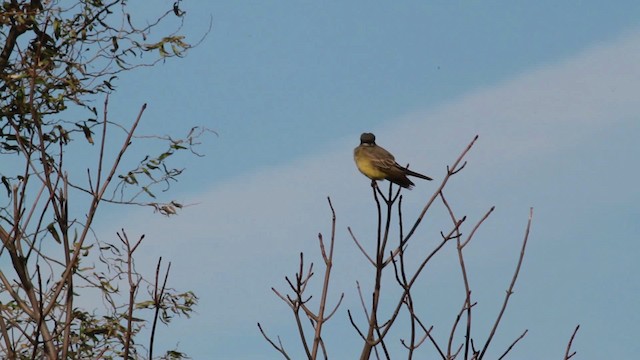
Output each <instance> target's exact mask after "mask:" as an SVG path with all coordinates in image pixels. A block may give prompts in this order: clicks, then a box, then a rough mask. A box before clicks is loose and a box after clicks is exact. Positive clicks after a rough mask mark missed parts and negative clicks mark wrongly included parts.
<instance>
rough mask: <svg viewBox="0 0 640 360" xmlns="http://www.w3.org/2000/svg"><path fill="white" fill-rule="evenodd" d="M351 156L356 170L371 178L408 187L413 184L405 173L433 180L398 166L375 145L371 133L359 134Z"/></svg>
mask: <svg viewBox="0 0 640 360" xmlns="http://www.w3.org/2000/svg"><path fill="white" fill-rule="evenodd" d="M353 158H354V159H355V161H356V165H357V166H358V170H360V172H361V173H363V174H364V175H365V176H366V177H368V178H369V179H371V180H383V179H386V180H389V181H391V182H392V183H394V184H398V185H400V186H402V187H403V188H408V189H411V188H412V187H413V185H415V184H414V183H413V182H412V181H411V180H409V178H408V177H407V175H410V176H415V177H418V178H421V179H425V180H433V179H431V178H430V177H428V176H424V175H422V174H418V173H417V172H414V171H411V170H409V169H407V168H405V167H402V166H400V165H399V164H398V163H397V162H396V160H395V158H394V157H393V155H391V153H390V152H388V151H387V150H385V149H383V148H381V147H380V146H378V145H376V136H375V135H373V134H372V133H363V134H362V135H360V146H358V147H357V148H355V149H354V150H353Z"/></svg>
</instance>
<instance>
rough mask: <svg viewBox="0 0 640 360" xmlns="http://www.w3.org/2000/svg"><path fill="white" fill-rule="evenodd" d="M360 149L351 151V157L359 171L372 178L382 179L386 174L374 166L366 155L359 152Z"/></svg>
mask: <svg viewBox="0 0 640 360" xmlns="http://www.w3.org/2000/svg"><path fill="white" fill-rule="evenodd" d="M361 151H362V149H356V151H355V152H354V153H353V158H354V159H355V161H356V166H357V167H358V170H360V172H361V173H362V174H363V175H364V176H366V177H368V178H369V179H372V180H383V179H384V178H386V177H387V174H386V173H384V172H383V171H380V169H378V167H377V166H375V165H374V164H373V163H372V162H371V159H370V158H369V157H368V156H365V155H364V154H362V153H361Z"/></svg>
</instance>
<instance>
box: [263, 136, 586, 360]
mask: <svg viewBox="0 0 640 360" xmlns="http://www.w3.org/2000/svg"><path fill="white" fill-rule="evenodd" d="M477 139H478V137H477V136H476V137H475V138H474V139H473V140H472V141H471V142H470V143H469V144H468V145H467V147H466V148H465V149H464V150H463V151H462V153H461V154H460V155H459V156H458V158H457V159H456V160H455V161H454V162H453V164H452V165H450V166H448V167H447V173H446V176H445V177H444V179H443V180H442V182H441V183H440V186H439V187H438V188H437V189H436V190H435V191H434V193H433V195H432V196H431V197H430V198H429V200H428V201H427V202H426V203H425V205H424V207H423V208H422V210H421V211H420V212H419V213H418V214H417V216H416V218H415V220H413V222H412V223H410V227H409V228H408V229H409V230H408V231H407V232H406V233H405V228H406V225H405V218H406V215H405V214H403V211H402V195H401V194H400V191H401V188H399V187H398V188H395V187H394V186H393V184H391V183H390V184H389V189H388V192H387V193H386V194H385V193H383V192H382V191H381V190H380V189H379V187H378V185H377V183H375V182H374V183H372V185H373V186H372V189H373V199H374V202H375V206H376V208H377V221H376V226H377V227H376V234H377V237H376V241H375V242H374V243H375V248H374V249H373V251H372V252H371V251H370V250H367V248H366V246H365V245H363V244H365V243H366V244H368V243H372V242H365V241H361V240H360V239H359V238H358V236H357V235H356V234H355V233H354V231H353V230H352V229H351V228H348V231H349V234H350V236H351V238H352V239H353V241H354V243H355V245H356V246H357V248H358V249H359V250H360V252H361V254H362V256H364V258H366V259H367V262H368V263H369V264H370V265H371V267H372V277H373V285H372V289H371V291H363V289H362V286H361V285H360V283H357V294H358V296H359V298H360V303H361V306H362V309H361V311H362V313H363V314H364V316H365V318H366V319H367V320H366V322H365V323H358V321H357V320H356V316H355V314H354V312H353V311H352V310H348V311H347V314H348V319H349V322H350V323H351V326H352V327H353V328H354V331H355V332H356V333H357V334H358V335H359V337H360V338H361V340H362V350H361V352H360V359H362V360H367V359H370V358H371V356H372V355H373V356H375V358H377V359H380V358H383V359H396V358H398V357H399V356H406V357H407V358H409V359H412V358H414V357H418V352H419V350H420V349H421V348H424V347H430V348H431V349H432V351H433V352H435V353H436V354H437V356H439V357H440V358H442V359H443V360H449V359H465V360H480V359H484V358H486V357H487V351H488V350H489V348H490V345H491V344H492V341H493V339H494V337H495V335H496V333H497V330H498V328H499V326H500V324H501V322H502V321H503V316H504V314H505V311H506V308H507V306H508V304H509V299H510V298H511V296H512V295H513V293H514V287H515V285H516V282H517V279H518V275H519V274H520V269H521V266H522V264H523V260H524V255H525V250H526V246H527V242H528V239H529V233H530V228H531V222H532V218H533V209H530V214H529V219H528V221H527V224H526V229H525V231H524V236H523V239H522V247H521V251H520V254H519V256H518V257H517V262H516V266H515V269H514V272H513V275H512V278H511V282H510V283H509V285H508V287H507V290H506V295H505V298H504V300H503V302H502V304H501V306H500V308H499V311H498V314H497V315H496V317H495V320H494V323H493V325H492V326H491V330H490V331H489V333H488V334H478V333H476V332H475V331H474V327H473V325H474V322H473V321H472V319H473V316H472V315H473V312H474V308H475V305H476V304H477V303H476V302H475V301H474V299H473V297H472V284H471V281H470V279H469V270H468V268H467V265H466V263H465V252H464V250H465V247H466V246H467V245H468V244H469V243H470V242H471V241H472V240H473V238H474V235H475V234H476V232H477V230H478V229H479V228H480V227H481V225H482V224H483V223H484V222H485V220H486V219H487V218H488V217H489V216H490V215H491V214H492V212H493V211H494V207H490V208H489V209H488V210H487V211H486V213H485V214H484V215H483V216H482V217H481V218H479V219H477V220H475V221H474V222H473V223H472V224H470V225H469V230H468V231H463V228H464V227H465V226H466V225H467V223H468V222H469V221H468V219H467V217H466V216H458V215H457V214H456V211H455V210H454V207H453V206H452V204H450V203H449V201H448V200H447V197H446V196H445V193H446V186H447V184H448V183H449V182H450V181H451V180H452V178H453V177H454V176H457V175H458V174H459V173H460V172H461V171H462V170H463V169H464V168H465V166H466V161H465V157H466V156H467V154H468V152H469V151H470V150H471V149H472V147H473V146H474V144H475V142H476V140H477ZM438 204H440V205H441V206H442V207H443V208H444V209H445V210H446V212H447V213H448V214H449V217H450V219H451V222H450V225H448V226H447V227H445V228H444V229H443V230H442V231H441V232H440V239H439V240H438V241H437V242H436V243H435V244H433V245H432V247H431V248H430V249H428V250H427V251H424V250H423V249H424V245H423V244H422V243H421V244H420V246H418V245H417V244H416V241H417V240H416V239H415V238H416V236H415V234H416V230H417V229H418V228H419V226H420V224H421V222H422V221H423V220H424V219H425V218H426V217H427V216H428V215H429V214H430V213H431V212H433V209H434V207H436V206H437V205H438ZM331 211H332V214H333V218H334V226H335V211H334V210H333V207H331ZM394 219H395V220H394ZM393 221H397V224H398V226H397V233H396V234H393V233H392V229H393V227H392V222H393ZM331 233H332V236H331V239H332V242H331V244H333V238H334V236H335V228H332V232H331ZM465 234H466V235H465ZM448 244H452V245H453V246H455V248H456V254H457V262H458V264H459V267H460V270H461V271H460V272H461V283H462V286H463V287H464V294H465V296H464V298H463V299H462V300H463V301H461V303H462V306H461V307H460V310H459V311H458V313H457V314H455V316H453V318H452V324H451V327H450V329H449V330H448V331H447V332H448V334H449V336H448V339H446V341H444V342H443V341H438V340H437V339H436V338H435V337H434V336H433V335H432V332H433V330H434V325H430V324H429V318H428V317H427V316H424V315H423V314H421V313H420V311H419V309H420V308H421V307H424V304H418V303H416V301H415V299H414V297H415V296H414V294H415V291H416V287H417V285H416V284H417V283H418V279H419V278H421V276H424V273H425V272H426V271H427V269H428V268H429V267H428V265H429V264H430V262H431V261H432V260H433V259H434V258H435V257H436V256H443V255H442V250H443V249H444V248H445V246H447V245H448ZM320 247H321V252H322V256H323V259H324V260H325V263H327V260H326V259H327V257H326V256H325V251H324V246H323V243H322V241H321V242H320ZM409 247H412V250H411V251H407V249H408V248H409ZM421 251H422V252H421ZM410 256H411V258H409V257H410ZM416 257H417V258H416ZM303 260H304V257H303V254H301V255H300V268H299V271H298V272H297V273H296V276H295V280H294V281H292V280H291V279H289V278H286V280H287V282H288V284H289V287H290V291H291V295H283V294H282V293H280V292H279V291H277V290H276V289H273V291H274V292H275V293H276V295H277V296H278V297H280V298H281V299H282V300H283V301H284V302H286V303H287V304H288V305H289V306H290V307H291V309H292V311H293V314H294V317H295V319H296V324H297V327H298V332H299V334H300V339H301V342H302V346H303V348H304V349H305V353H306V355H307V358H308V359H317V358H318V354H317V353H315V352H311V351H308V348H309V345H308V344H309V343H310V342H313V343H316V342H317V343H319V344H322V345H324V342H323V337H322V333H321V330H322V324H323V323H324V322H326V321H327V320H328V319H329V318H330V317H331V316H329V317H323V316H318V314H322V311H321V310H320V311H318V312H313V311H311V310H309V309H308V308H307V306H306V304H307V303H308V301H309V299H311V297H312V295H310V294H307V293H305V290H306V288H307V285H308V284H309V282H310V281H311V278H312V276H313V274H314V272H313V264H312V265H311V266H309V268H308V270H306V272H305V269H304V261H303ZM328 263H329V264H331V258H330V257H329V262H328ZM330 272H331V267H330V266H327V267H325V271H324V274H325V281H324V283H323V287H322V291H321V301H320V304H321V306H320V309H323V308H324V304H325V303H326V294H327V291H328V288H329V284H330V282H329V281H328V280H329V276H330ZM387 272H392V273H393V278H394V279H395V283H396V284H395V285H396V290H395V291H396V292H395V293H397V298H396V300H395V302H391V303H385V306H384V307H383V306H381V305H382V302H383V301H388V300H389V299H390V295H389V294H392V293H394V292H393V291H394V290H386V289H389V288H390V286H392V285H393V284H389V283H384V279H385V278H386V279H388V277H385V276H384V274H385V273H387ZM383 289H385V290H384V291H385V296H384V297H383V296H381V294H382V292H383ZM365 294H371V295H370V296H366V295H365ZM341 300H342V298H340V301H338V302H337V305H336V308H337V306H339V305H340V303H341ZM383 308H384V309H392V310H391V311H390V312H385V311H383V310H381V309H383ZM300 309H303V311H299V310H300ZM335 312H336V309H334V310H333V311H332V312H331V315H333V314H334V313H335ZM402 314H405V315H406V316H407V317H408V319H409V320H408V323H406V324H404V323H403V325H406V326H408V329H407V331H405V333H406V332H408V336H407V337H406V338H400V339H397V338H393V337H391V338H390V332H391V330H392V329H393V328H396V327H397V326H398V321H397V320H398V319H399V318H400V317H401V315H402ZM403 316H404V315H403ZM302 317H306V318H307V320H308V322H305V321H303V320H304V319H301V318H302ZM306 323H310V324H311V328H312V329H313V330H315V331H314V336H313V338H309V337H308V336H307V335H306V333H305V328H304V326H303V325H304V324H306ZM258 327H259V329H260V331H261V333H262V335H263V336H264V338H265V339H266V340H267V341H268V342H269V343H270V344H271V345H272V347H274V348H275V349H276V350H277V351H278V352H279V353H280V354H281V355H282V356H283V357H284V358H287V359H289V358H291V355H290V353H289V352H288V351H287V349H286V348H285V346H284V345H283V343H282V340H281V339H280V338H278V339H277V342H276V341H274V340H273V339H272V338H271V337H269V336H268V335H267V334H266V332H265V331H264V329H263V327H262V326H261V325H260V324H258ZM576 330H577V329H576ZM441 331H442V330H441ZM527 332H528V330H526V329H524V330H523V332H522V333H521V334H520V335H519V336H517V337H516V338H515V339H513V340H512V342H511V344H510V345H509V346H508V347H507V348H506V349H504V350H503V351H502V355H501V356H500V357H499V358H500V359H503V358H506V357H507V355H508V354H509V352H510V351H511V350H512V349H513V348H514V346H515V345H516V344H517V343H518V342H519V341H520V340H521V339H522V338H524V337H525V336H526V334H527ZM574 336H575V333H574ZM398 340H399V341H400V343H401V344H402V346H403V348H404V350H405V351H406V353H405V354H404V355H401V354H394V353H393V351H392V350H391V349H390V346H389V341H398ZM571 340H573V336H572V339H571ZM570 346H571V342H570V343H569V347H568V348H567V355H566V356H565V359H567V358H569V357H571V356H572V355H571V354H569V348H570ZM322 350H323V352H322V355H323V358H325V359H326V358H328V352H329V349H327V348H326V347H324V346H323V347H322Z"/></svg>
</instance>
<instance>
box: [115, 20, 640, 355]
mask: <svg viewBox="0 0 640 360" xmlns="http://www.w3.org/2000/svg"><path fill="white" fill-rule="evenodd" d="M638 94H640V34H638V33H632V34H627V35H626V36H624V37H622V38H620V39H619V40H617V41H615V42H612V43H608V44H600V45H598V46H594V47H592V48H590V49H587V50H585V51H584V52H583V53H581V54H578V55H576V56H574V57H572V58H569V59H565V60H563V61H561V62H559V63H555V64H548V65H546V66H543V67H540V68H538V69H534V70H532V71H529V72H527V73H524V74H522V75H521V76H518V77H516V78H514V79H511V80H508V81H505V82H503V83H501V84H497V85H495V86H493V87H490V88H485V89H479V90H477V91H475V92H473V93H471V94H468V95H467V96H464V97H462V98H460V99H456V100H454V101H452V102H450V103H448V104H445V105H442V106H440V107H438V108H435V109H429V110H427V111H424V112H419V113H414V114H410V115H408V116H405V117H402V118H399V119H395V120H393V121H390V122H389V123H388V125H386V126H383V127H381V128H378V129H363V131H364V130H367V131H369V130H371V131H374V132H375V133H377V134H378V141H379V143H380V144H381V145H382V146H384V147H386V148H388V149H389V150H391V151H392V152H394V153H395V154H396V156H397V158H398V160H399V161H400V162H411V164H412V168H414V169H416V170H417V171H421V172H424V173H427V174H430V175H433V176H435V177H437V178H441V177H442V176H443V175H444V169H445V165H446V164H448V163H450V162H451V161H452V160H453V159H454V158H455V157H456V156H457V155H458V154H459V152H460V151H461V150H462V148H464V146H465V145H466V144H467V142H468V141H469V140H470V139H471V138H472V137H473V136H474V135H475V134H480V136H481V137H480V141H479V143H478V145H477V147H476V149H474V151H473V153H472V155H471V157H470V159H471V160H470V161H471V162H472V166H473V169H470V170H469V176H468V177H466V179H465V176H466V175H465V176H462V179H461V180H460V181H459V182H458V184H460V185H459V188H458V189H459V192H460V194H461V195H460V196H461V197H464V196H466V197H471V199H468V200H469V201H470V202H472V203H477V206H478V208H477V209H485V208H487V207H488V206H489V205H491V204H492V203H491V202H492V201H493V200H492V196H494V195H495V193H496V192H504V191H514V196H516V197H517V196H520V195H517V194H519V193H518V192H519V191H522V186H521V187H514V188H512V189H493V190H492V191H493V192H489V193H478V190H479V189H480V191H482V189H485V188H487V186H489V185H487V184H491V183H493V184H496V183H498V184H501V185H504V184H509V181H510V180H509V179H511V178H512V177H513V176H517V172H519V171H534V170H536V169H531V168H528V167H527V166H526V164H525V163H527V162H533V163H535V164H538V165H536V166H540V165H539V164H541V163H545V162H546V163H548V162H552V161H555V160H557V159H558V158H560V157H564V156H577V152H576V151H574V150H572V149H574V148H577V147H579V148H582V149H584V148H587V147H588V142H590V141H592V138H593V137H597V136H598V133H599V132H601V131H602V130H603V129H606V128H607V127H611V126H616V127H618V126H619V127H625V126H628V125H629V124H631V123H632V121H638V120H637V117H638V116H637V114H638V113H640V101H638V100H639V99H638ZM358 136H359V134H348V137H345V138H343V139H340V140H339V141H336V142H335V143H333V144H330V146H328V147H327V149H330V150H329V151H327V152H324V153H322V154H318V155H316V156H314V157H308V158H304V159H301V160H297V161H296V162H294V163H291V164H286V165H282V166H278V167H274V168H266V169H261V170H259V171H257V172H255V173H253V174H250V175H247V174H245V175H243V176H242V177H238V178H236V179H233V180H231V181H229V182H227V183H225V184H222V185H219V186H215V187H214V188H212V189H210V190H209V191H208V192H205V193H202V194H198V195H197V196H196V197H194V199H192V200H191V201H186V202H195V203H199V205H197V206H194V207H191V208H187V209H185V211H184V214H183V215H181V216H179V217H176V218H173V219H170V220H167V219H164V218H156V219H151V220H148V213H146V212H145V213H143V214H137V213H136V214H129V215H128V218H129V219H128V220H127V221H126V222H127V223H128V224H129V225H126V227H127V228H129V229H130V230H129V232H130V233H135V232H136V231H137V232H145V233H147V243H146V246H145V255H144V256H145V259H146V260H147V263H148V264H150V265H149V266H150V268H152V265H151V264H153V263H154V261H155V260H154V259H155V258H156V257H157V256H160V255H162V256H165V258H167V257H168V258H170V259H172V260H173V261H174V263H175V266H174V279H177V280H176V281H177V283H178V284H179V286H180V287H184V288H186V289H190V288H193V289H196V290H198V292H199V293H200V295H201V296H202V297H203V298H204V300H203V301H204V302H205V303H206V304H207V305H206V306H205V307H201V308H200V310H199V312H200V314H201V317H202V319H201V320H199V321H202V322H200V324H201V325H202V326H213V328H218V329H219V331H234V330H238V331H240V332H241V333H242V332H244V333H246V332H251V333H255V332H256V329H255V321H258V320H261V319H264V318H265V317H266V316H265V314H269V313H276V314H280V313H281V312H282V311H284V307H285V306H284V304H280V303H278V302H277V301H276V300H274V299H275V298H273V299H271V298H270V297H271V294H270V290H269V288H270V287H271V286H277V287H279V288H285V283H284V281H283V280H282V277H283V275H285V274H286V275H291V274H292V272H293V270H295V269H296V265H297V256H298V253H299V251H305V252H306V253H307V255H308V256H309V257H313V259H314V260H315V261H316V262H317V261H318V257H317V245H316V244H317V241H316V234H317V233H318V232H322V233H323V234H324V235H325V236H328V230H329V228H330V227H329V225H330V222H329V219H330V214H329V210H328V207H327V205H326V201H325V197H326V196H327V195H331V196H332V198H333V201H334V205H335V207H336V211H337V212H338V240H339V244H338V248H339V250H340V251H341V252H340V253H339V254H340V255H339V259H338V260H339V261H337V262H339V264H337V265H336V266H337V269H342V270H345V269H348V264H350V263H358V262H361V263H362V264H364V261H363V259H362V257H361V256H360V255H359V253H358V252H357V250H356V249H355V247H354V246H353V244H352V243H351V240H350V239H349V238H348V234H347V233H346V231H345V228H346V225H351V226H353V228H354V230H355V231H356V232H357V233H358V234H362V236H366V235H367V234H370V229H371V228H372V227H373V225H372V224H371V223H370V221H371V219H374V218H375V217H373V214H374V209H373V208H372V206H371V197H370V191H371V190H370V188H369V185H368V183H369V182H368V180H366V179H365V178H363V177H362V176H361V175H360V174H359V173H357V171H356V170H355V167H354V165H353V161H352V158H351V151H352V148H353V147H354V146H356V145H357V143H358ZM470 167H471V166H470ZM474 182H475V183H474ZM477 182H484V183H483V185H478V183H477ZM474 184H475V185H474ZM434 186H435V185H434V184H428V185H426V184H424V183H418V185H417V187H416V189H415V190H413V192H411V193H407V195H406V197H407V202H408V204H407V205H408V208H410V209H411V208H416V207H417V206H419V204H420V202H421V201H422V200H421V199H425V198H426V197H427V196H429V195H430V191H431V190H432V189H434ZM465 186H466V187H465ZM493 186H494V187H495V185H493ZM509 186H515V185H513V184H509ZM582 186H588V185H585V184H582ZM471 194H473V195H471ZM523 198H524V199H527V200H528V199H529V198H527V197H526V196H523ZM528 205H529V204H528V203H526V202H525V203H521V204H520V206H521V209H522V212H521V213H518V214H506V215H507V217H508V218H509V221H512V220H513V219H519V220H524V218H525V216H526V211H527V207H528ZM477 209H476V210H473V207H472V210H471V211H479V210H477ZM503 215H504V213H503ZM143 216H144V219H145V220H144V221H141V220H140V219H141V218H142V217H143ZM118 223H119V224H120V222H118ZM498 223H500V221H498ZM523 223H524V221H518V223H517V226H516V225H513V226H516V229H520V228H521V227H522V226H521V225H523ZM120 226H121V225H119V227H120ZM136 228H137V229H136ZM437 230H439V229H437ZM511 230H512V229H509V230H507V231H506V232H508V231H511ZM110 231H112V230H110ZM520 234H521V231H520V230H517V236H516V239H519V237H520ZM361 240H363V241H366V239H364V238H363V239H361ZM511 240H513V237H512V239H511ZM489 252H490V251H489ZM344 254H349V255H346V256H343V255H344ZM347 256H348V257H347ZM508 256H511V253H509V254H508ZM362 264H359V265H358V266H359V267H360V268H364V265H362ZM316 265H320V264H316ZM360 265H362V266H360ZM336 271H338V270H336ZM358 271H360V270H358ZM348 273H349V275H348V276H346V277H345V278H342V279H336V283H337V284H353V281H354V279H355V278H358V276H359V275H360V273H357V272H354V273H351V272H348ZM317 281H320V279H317ZM354 294H355V291H353V293H352V294H351V296H352V297H353V296H354ZM351 300H353V299H351ZM240 309H241V310H240ZM205 319H210V320H206V321H205ZM287 320H288V319H287ZM220 323H222V324H225V325H224V327H219V326H216V324H220ZM212 324H213V325H212ZM565 332H566V331H565ZM203 334H205V335H203V336H205V337H206V338H207V339H210V336H209V334H208V333H206V332H205V333H203ZM196 340H197V339H196ZM194 341H195V340H194ZM557 350H560V349H557Z"/></svg>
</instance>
